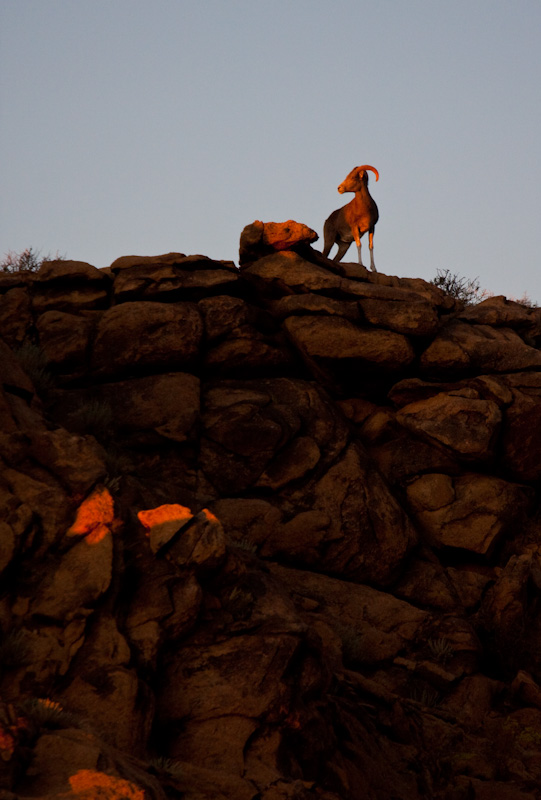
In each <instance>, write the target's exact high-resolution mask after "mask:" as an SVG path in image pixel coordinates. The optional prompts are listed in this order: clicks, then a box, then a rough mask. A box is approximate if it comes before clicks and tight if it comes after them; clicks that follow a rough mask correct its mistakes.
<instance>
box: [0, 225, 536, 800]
mask: <svg viewBox="0 0 541 800" xmlns="http://www.w3.org/2000/svg"><path fill="white" fill-rule="evenodd" d="M316 238H317V237H316V235H315V234H314V232H313V231H311V230H310V229H309V228H307V227H306V226H304V225H300V224H298V223H295V222H292V221H289V222H288V223H284V224H276V223H262V222H255V223H253V224H252V225H248V226H247V227H246V228H245V230H244V231H243V233H242V237H241V258H240V264H241V266H240V269H237V268H236V267H235V265H234V264H232V263H231V262H226V261H213V260H211V259H209V258H206V257H205V256H201V255H196V256H186V255H184V254H182V253H169V254H167V255H163V256H156V257H137V256H126V257H123V258H120V259H117V260H116V261H115V262H114V263H113V264H112V265H111V267H109V268H107V269H104V270H98V269H96V268H95V267H93V266H91V265H89V264H86V263H83V262H71V261H58V262H50V263H47V264H44V265H43V266H42V268H41V270H40V271H39V272H38V273H37V274H35V275H33V274H27V275H24V274H19V275H10V276H1V275H0V292H1V294H0V326H1V331H0V332H1V335H2V340H1V341H0V388H1V393H0V410H1V417H0V419H1V422H0V466H1V473H0V506H1V508H2V515H1V518H0V575H1V580H2V595H1V597H0V634H1V636H0V669H1V674H0V756H1V759H0V797H1V798H5V800H8V798H10V800H13V799H14V798H43V800H61V798H73V800H75V799H78V800H91V799H93V798H98V797H99V798H104V799H105V798H108V799H109V800H120V799H121V798H129V799H130V800H165V798H172V799H175V798H180V797H182V798H186V800H215V799H216V798H223V800H256V799H257V800H286V799H287V800H309V799H310V798H319V799H320V800H338V799H340V800H361V799H362V800H365V799H366V800H391V799H392V800H399V799H400V800H415V799H416V798H426V799H427V800H429V799H430V800H489V798H490V800H518V799H519V798H521V799H522V800H534V798H539V797H540V796H541V795H540V793H539V786H540V785H541V756H540V755H539V754H540V745H541V647H540V645H539V642H540V640H541V639H540V637H541V615H540V612H539V609H540V606H541V517H540V503H539V501H540V494H539V488H540V485H541V310H540V309H537V308H527V307H524V306H521V305H519V304H517V303H512V302H509V301H507V300H506V299H505V298H501V297H498V298H491V299H489V300H486V301H484V302H483V303H480V304H478V305H476V306H471V307H468V308H464V307H462V306H461V305H460V304H459V303H458V302H457V301H455V300H454V299H453V298H452V297H449V296H448V295H446V294H445V293H444V292H442V291H441V290H440V289H438V288H436V287H435V286H434V285H432V284H429V283H425V282H424V281H421V280H418V279H406V278H396V277H391V276H387V275H384V274H379V273H378V274H376V273H370V272H368V271H367V270H365V269H364V268H363V267H360V266H358V265H357V264H352V263H343V264H335V263H334V262H331V261H329V260H327V259H326V258H324V257H323V256H322V255H321V254H320V253H318V252H316V251H315V250H313V249H312V248H311V243H312V242H314V241H315V239H316Z"/></svg>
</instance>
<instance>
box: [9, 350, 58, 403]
mask: <svg viewBox="0 0 541 800" xmlns="http://www.w3.org/2000/svg"><path fill="white" fill-rule="evenodd" d="M15 355H16V356H17V358H18V359H19V362H20V364H21V367H22V368H23V370H24V371H25V372H26V374H27V375H28V377H29V378H30V380H31V381H32V385H33V386H34V389H35V390H36V394H37V395H38V396H39V397H41V399H42V400H47V399H48V398H49V397H50V395H51V393H52V391H53V389H54V386H55V382H54V378H53V375H52V373H51V371H50V370H49V367H48V361H47V358H46V356H45V353H44V352H43V350H41V349H40V348H39V347H38V346H37V345H35V344H32V342H28V341H26V342H24V343H23V344H22V345H21V346H20V347H19V349H18V350H16V351H15Z"/></svg>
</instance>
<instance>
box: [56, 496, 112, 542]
mask: <svg viewBox="0 0 541 800" xmlns="http://www.w3.org/2000/svg"><path fill="white" fill-rule="evenodd" d="M114 521H115V507H114V501H113V498H112V497H111V495H110V493H109V491H108V489H106V488H105V487H104V486H102V487H100V488H99V489H95V490H94V491H93V492H92V494H91V495H89V496H88V497H87V498H86V500H84V501H83V502H82V503H81V505H80V506H79V508H78V509H77V515H76V517H75V522H74V523H73V525H72V526H71V528H69V529H68V532H67V535H68V536H85V537H86V541H87V542H88V543H89V544H97V543H98V542H100V541H101V540H102V539H103V537H104V536H105V535H106V534H107V533H109V532H110V530H111V527H112V526H113V524H114Z"/></svg>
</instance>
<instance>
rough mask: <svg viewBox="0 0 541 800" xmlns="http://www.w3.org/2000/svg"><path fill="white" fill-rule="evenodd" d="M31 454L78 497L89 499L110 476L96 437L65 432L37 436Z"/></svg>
mask: <svg viewBox="0 0 541 800" xmlns="http://www.w3.org/2000/svg"><path fill="white" fill-rule="evenodd" d="M30 453H31V454H32V456H33V458H35V459H36V461H37V462H39V463H40V464H42V465H43V466H44V467H46V468H47V469H48V470H49V471H50V472H51V473H52V474H53V475H54V476H55V477H57V478H58V479H59V480H60V481H61V482H62V483H63V484H64V485H65V486H68V487H69V488H70V490H71V491H72V492H73V494H75V495H85V494H86V493H87V492H88V491H89V490H90V489H91V488H92V487H93V486H94V484H96V483H97V482H98V481H99V480H100V479H104V478H105V473H106V472H107V468H106V464H105V452H104V450H103V449H102V448H101V447H100V445H99V444H98V443H97V442H96V440H95V439H94V437H93V436H77V435H75V434H71V433H68V431H66V430H64V429H63V428H58V429H57V430H54V431H48V430H45V431H39V432H36V433H35V435H34V436H33V437H32V444H31V446H30Z"/></svg>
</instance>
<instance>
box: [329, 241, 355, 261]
mask: <svg viewBox="0 0 541 800" xmlns="http://www.w3.org/2000/svg"><path fill="white" fill-rule="evenodd" d="M336 244H337V245H338V250H337V251H336V254H335V256H334V257H333V261H340V260H341V259H342V258H343V256H345V254H346V252H347V250H348V249H349V246H350V244H351V242H342V241H338V242H337V243H336Z"/></svg>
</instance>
